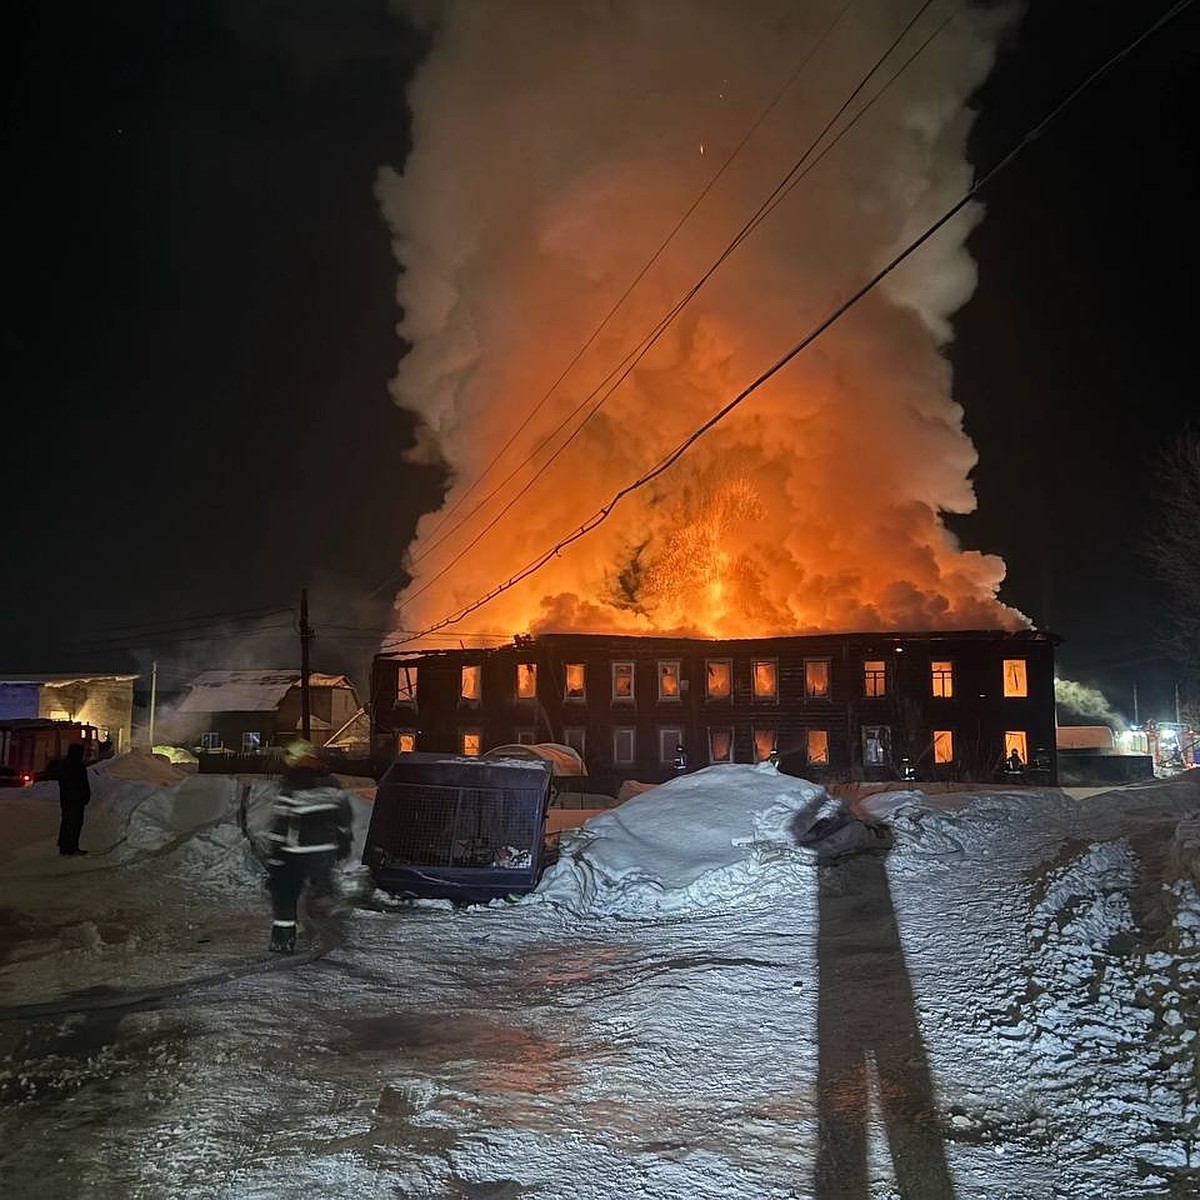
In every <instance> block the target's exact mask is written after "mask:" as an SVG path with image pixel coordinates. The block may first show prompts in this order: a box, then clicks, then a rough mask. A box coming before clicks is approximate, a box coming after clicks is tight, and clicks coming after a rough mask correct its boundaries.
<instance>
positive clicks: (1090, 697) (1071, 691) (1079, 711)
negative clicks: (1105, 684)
mask: <svg viewBox="0 0 1200 1200" xmlns="http://www.w3.org/2000/svg"><path fill="white" fill-rule="evenodd" d="M1054 702H1055V703H1056V704H1057V705H1058V707H1059V708H1060V709H1066V710H1067V711H1068V712H1070V713H1073V714H1074V715H1075V716H1077V717H1092V718H1095V719H1096V720H1099V721H1101V722H1103V723H1104V724H1105V725H1107V726H1109V727H1110V728H1111V729H1124V728H1125V727H1126V721H1125V718H1124V717H1122V716H1120V715H1119V714H1118V713H1116V712H1115V711H1114V710H1113V708H1112V706H1111V705H1110V704H1109V702H1108V700H1107V699H1105V696H1104V693H1103V692H1101V691H1098V690H1097V689H1096V688H1094V687H1089V686H1088V685H1087V684H1086V683H1076V682H1075V681H1074V680H1071V679H1055V681H1054Z"/></svg>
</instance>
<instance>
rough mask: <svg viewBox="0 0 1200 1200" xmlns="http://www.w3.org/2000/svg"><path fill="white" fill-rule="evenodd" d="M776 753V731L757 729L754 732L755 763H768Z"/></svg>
mask: <svg viewBox="0 0 1200 1200" xmlns="http://www.w3.org/2000/svg"><path fill="white" fill-rule="evenodd" d="M774 753H775V730H774V729H756V730H755V731H754V761H755V762H766V761H767V759H769V758H770V757H771V755H772V754H774Z"/></svg>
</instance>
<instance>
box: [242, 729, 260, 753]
mask: <svg viewBox="0 0 1200 1200" xmlns="http://www.w3.org/2000/svg"><path fill="white" fill-rule="evenodd" d="M261 749H262V734H261V733H252V732H249V731H247V732H246V733H243V734H242V753H243V754H257V753H258V752H259V751H260V750H261Z"/></svg>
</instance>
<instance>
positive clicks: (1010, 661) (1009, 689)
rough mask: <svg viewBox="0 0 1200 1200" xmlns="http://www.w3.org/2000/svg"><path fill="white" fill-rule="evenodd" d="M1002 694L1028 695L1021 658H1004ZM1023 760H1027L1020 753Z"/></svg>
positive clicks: (1023, 664)
mask: <svg viewBox="0 0 1200 1200" xmlns="http://www.w3.org/2000/svg"><path fill="white" fill-rule="evenodd" d="M1004 694H1005V695H1006V696H1028V695H1029V678H1028V675H1027V674H1026V671H1025V660H1024V659H1023V658H1006V659H1005V660H1004ZM1021 760H1022V761H1023V762H1028V761H1029V760H1028V759H1027V758H1026V757H1025V755H1024V754H1022V755H1021Z"/></svg>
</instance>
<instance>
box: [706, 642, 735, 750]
mask: <svg viewBox="0 0 1200 1200" xmlns="http://www.w3.org/2000/svg"><path fill="white" fill-rule="evenodd" d="M732 683H733V661H732V659H728V658H710V659H708V660H707V662H705V664H704V698H705V699H706V700H728V699H729V697H730V696H731V695H732V694H733V687H732ZM722 761H724V760H722Z"/></svg>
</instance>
